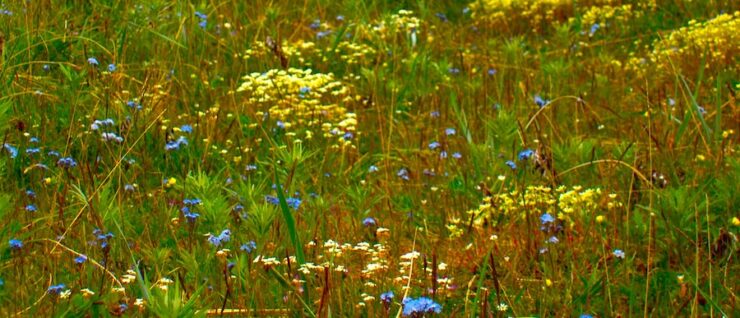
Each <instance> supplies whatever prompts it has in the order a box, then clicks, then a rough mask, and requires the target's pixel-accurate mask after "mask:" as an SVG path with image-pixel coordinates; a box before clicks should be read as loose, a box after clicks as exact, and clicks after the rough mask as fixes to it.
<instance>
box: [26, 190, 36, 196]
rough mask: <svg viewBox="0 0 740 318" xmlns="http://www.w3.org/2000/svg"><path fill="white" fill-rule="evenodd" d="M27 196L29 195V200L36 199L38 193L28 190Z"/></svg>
mask: <svg viewBox="0 0 740 318" xmlns="http://www.w3.org/2000/svg"><path fill="white" fill-rule="evenodd" d="M26 195H27V196H28V197H29V198H35V197H36V192H33V190H31V189H28V190H26Z"/></svg>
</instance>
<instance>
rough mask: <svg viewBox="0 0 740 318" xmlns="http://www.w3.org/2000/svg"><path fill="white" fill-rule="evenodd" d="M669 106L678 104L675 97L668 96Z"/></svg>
mask: <svg viewBox="0 0 740 318" xmlns="http://www.w3.org/2000/svg"><path fill="white" fill-rule="evenodd" d="M668 106H671V107H673V106H676V100H675V99H673V98H668Z"/></svg>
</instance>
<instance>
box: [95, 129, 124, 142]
mask: <svg viewBox="0 0 740 318" xmlns="http://www.w3.org/2000/svg"><path fill="white" fill-rule="evenodd" d="M100 137H101V138H102V139H103V141H105V142H108V141H115V142H117V143H119V144H120V143H122V142H123V137H121V136H119V135H117V134H116V133H114V132H104V133H102V134H100Z"/></svg>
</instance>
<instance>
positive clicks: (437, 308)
mask: <svg viewBox="0 0 740 318" xmlns="http://www.w3.org/2000/svg"><path fill="white" fill-rule="evenodd" d="M441 312H442V306H441V305H440V304H438V303H436V302H434V300H431V299H430V298H427V297H419V298H417V299H413V298H406V299H404V300H403V315H404V316H412V315H424V314H428V313H429V314H430V313H436V314H438V313H441Z"/></svg>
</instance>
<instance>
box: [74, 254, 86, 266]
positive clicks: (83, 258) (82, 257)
mask: <svg viewBox="0 0 740 318" xmlns="http://www.w3.org/2000/svg"><path fill="white" fill-rule="evenodd" d="M85 261H87V256H86V255H85V254H81V255H80V256H77V257H75V264H82V263H84V262H85Z"/></svg>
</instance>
